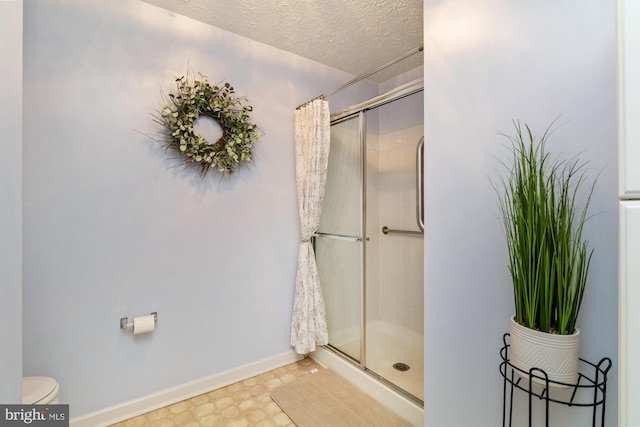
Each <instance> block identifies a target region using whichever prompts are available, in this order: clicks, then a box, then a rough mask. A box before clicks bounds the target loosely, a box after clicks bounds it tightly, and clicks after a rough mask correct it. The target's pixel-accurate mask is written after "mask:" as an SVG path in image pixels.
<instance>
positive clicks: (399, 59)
mask: <svg viewBox="0 0 640 427" xmlns="http://www.w3.org/2000/svg"><path fill="white" fill-rule="evenodd" d="M423 50H424V46H422V45H421V46H419V47H416V48H415V49H411V50H410V51H409V52H407V53H405V54H403V55H401V56H399V57H397V58H396V59H393V60H391V61H389V62H387V63H386V64H382V65H380V66H378V67H376V68H374V69H372V70H369V71H367V72H366V73H364V74H361V75H359V76H358V77H356V78H354V79H351V80H349V81H348V82H346V83H345V84H343V85H342V86H339V87H337V88H335V89H333V90H332V91H329V92H327V93H323V94H322V95H319V96H316V97H315V98H313V99H311V100H309V101H307V102H305V103H304V104H302V105H299V106H298V107H296V110H297V109H298V108H300V107H304V106H305V105H307V104H308V103H310V102H312V101H315V100H316V99H325V98H326V97H328V96H331V95H335V94H336V93H338V92H340V91H342V90H344V89H346V88H348V87H349V86H352V85H354V84H356V83H358V82H359V81H361V80H364V79H366V78H367V77H370V76H372V75H374V74H376V73H378V72H380V71H382V70H384V69H385V68H389V67H391V66H392V65H395V64H397V63H398V62H400V61H403V60H405V59H407V58H408V57H410V56H412V55H415V54H416V53H418V52H422V51H423Z"/></svg>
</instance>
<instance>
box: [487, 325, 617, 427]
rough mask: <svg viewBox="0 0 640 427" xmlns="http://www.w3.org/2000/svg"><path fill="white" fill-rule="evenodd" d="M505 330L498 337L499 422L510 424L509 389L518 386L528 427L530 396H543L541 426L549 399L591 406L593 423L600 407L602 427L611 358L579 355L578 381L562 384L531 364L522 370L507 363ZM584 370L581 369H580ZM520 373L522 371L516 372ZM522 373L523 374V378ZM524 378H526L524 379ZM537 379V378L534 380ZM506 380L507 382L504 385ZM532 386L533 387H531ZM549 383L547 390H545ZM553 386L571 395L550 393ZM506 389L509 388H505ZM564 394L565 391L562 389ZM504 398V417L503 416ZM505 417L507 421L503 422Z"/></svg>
mask: <svg viewBox="0 0 640 427" xmlns="http://www.w3.org/2000/svg"><path fill="white" fill-rule="evenodd" d="M509 336H510V335H509V334H508V333H506V334H504V336H503V337H502V341H503V343H504V345H503V347H502V349H501V350H500V356H501V357H502V362H501V363H500V373H501V374H502V378H504V381H503V395H502V426H503V427H506V426H509V427H511V425H512V419H513V391H514V389H519V390H522V391H524V392H525V393H528V394H529V427H531V426H532V425H533V424H532V414H531V412H532V400H533V397H534V396H535V397H537V398H539V399H540V400H544V406H545V424H544V425H545V426H546V427H549V403H550V402H552V403H556V404H560V405H566V406H576V407H588V408H592V410H593V415H592V424H591V425H592V426H593V427H596V420H597V419H598V416H597V413H598V409H600V426H601V427H604V416H605V408H606V399H607V373H608V372H609V369H611V359H609V358H608V357H605V358H603V359H602V360H600V362H598V364H597V365H596V364H593V363H591V362H588V361H586V360H584V359H580V362H581V366H580V369H581V372H580V373H579V374H578V381H577V382H576V383H575V384H566V383H561V382H558V381H552V380H550V379H549V377H548V375H547V373H546V372H544V371H543V370H542V369H538V368H531V369H530V370H529V372H525V371H523V370H521V369H519V368H517V367H515V366H513V365H512V364H511V363H510V361H509V360H510V359H509V347H510V345H509V344H508V343H507V337H509ZM583 369H584V370H585V372H586V373H582V370H583ZM519 374H522V375H519ZM523 377H525V378H524V379H523ZM527 378H528V379H527ZM534 379H535V380H537V381H534ZM507 384H510V386H507ZM534 386H535V388H534ZM550 387H551V392H550V391H549V390H550ZM554 387H563V388H564V389H565V390H567V389H568V390H571V389H573V390H572V392H571V397H570V398H568V399H563V398H560V397H556V396H554V397H552V396H550V394H551V393H553V388H554ZM508 389H509V391H508ZM564 394H568V393H564ZM507 402H508V417H507ZM507 419H508V424H507ZM537 425H539V424H537Z"/></svg>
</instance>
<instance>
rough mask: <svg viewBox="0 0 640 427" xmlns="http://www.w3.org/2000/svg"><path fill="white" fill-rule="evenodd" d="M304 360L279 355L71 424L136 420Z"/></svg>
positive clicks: (97, 426)
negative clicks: (169, 406) (175, 404)
mask: <svg viewBox="0 0 640 427" xmlns="http://www.w3.org/2000/svg"><path fill="white" fill-rule="evenodd" d="M300 359H302V356H301V355H299V354H297V353H296V352H294V351H293V350H291V351H287V352H284V353H281V354H277V355H275V356H272V357H268V358H266V359H262V360H258V361H256V362H252V363H249V364H246V365H243V366H239V367H237V368H233V369H229V370H227V371H223V372H219V373H217V374H214V375H211V376H208V377H204V378H201V379H198V380H195V381H191V382H188V383H185V384H182V385H179V386H176V387H172V388H169V389H166V390H162V391H159V392H157V393H153V394H150V395H148V396H144V397H141V398H139V399H134V400H131V401H129V402H124V403H122V404H119V405H116V406H111V407H109V408H105V409H101V410H99V411H96V412H91V413H89V414H86V415H81V416H79V417H74V418H72V419H71V420H70V423H69V425H70V426H71V427H104V426H109V425H111V424H115V423H118V422H120V421H123V420H126V419H129V418H133V417H135V416H138V415H141V414H144V413H146V412H149V411H153V410H155V409H158V408H162V407H163V406H167V405H171V404H173V403H176V402H180V401H182V400H185V399H190V398H192V397H194V396H198V395H200V394H203V393H207V392H209V391H212V390H215V389H218V388H221V387H225V386H228V385H230V384H233V383H236V382H238V381H244V380H246V379H248V378H251V377H254V376H256V375H260V374H262V373H265V372H267V371H270V370H272V369H276V368H279V367H281V366H284V365H288V364H290V363H294V362H296V361H298V360H300Z"/></svg>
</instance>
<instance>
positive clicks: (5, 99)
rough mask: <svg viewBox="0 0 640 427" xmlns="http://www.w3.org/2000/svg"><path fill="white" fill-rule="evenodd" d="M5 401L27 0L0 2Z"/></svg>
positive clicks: (14, 377) (15, 301)
mask: <svg viewBox="0 0 640 427" xmlns="http://www.w3.org/2000/svg"><path fill="white" fill-rule="evenodd" d="M0 94H1V95H0V236H1V237H0V343H2V344H1V345H0V379H1V380H0V403H22V323H21V319H22V0H13V1H4V2H0Z"/></svg>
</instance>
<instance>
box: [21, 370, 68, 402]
mask: <svg viewBox="0 0 640 427" xmlns="http://www.w3.org/2000/svg"><path fill="white" fill-rule="evenodd" d="M59 388H60V387H59V386H58V383H57V382H56V380H54V379H53V378H49V377H23V378H22V403H23V404H25V405H46V404H49V403H50V404H52V405H55V404H57V403H59V401H58V390H59Z"/></svg>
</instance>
